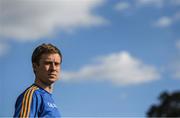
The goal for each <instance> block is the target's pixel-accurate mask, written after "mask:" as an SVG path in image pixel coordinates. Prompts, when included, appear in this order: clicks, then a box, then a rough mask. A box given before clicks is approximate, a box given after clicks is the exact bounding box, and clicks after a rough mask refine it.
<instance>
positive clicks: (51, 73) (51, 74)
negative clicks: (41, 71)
mask: <svg viewBox="0 0 180 118" xmlns="http://www.w3.org/2000/svg"><path fill="white" fill-rule="evenodd" d="M48 75H49V76H56V74H52V73H50V74H48Z"/></svg>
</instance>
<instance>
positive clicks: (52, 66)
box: [50, 62, 56, 70]
mask: <svg viewBox="0 0 180 118" xmlns="http://www.w3.org/2000/svg"><path fill="white" fill-rule="evenodd" d="M50 69H51V70H56V66H55V63H54V62H52V63H51V64H50Z"/></svg>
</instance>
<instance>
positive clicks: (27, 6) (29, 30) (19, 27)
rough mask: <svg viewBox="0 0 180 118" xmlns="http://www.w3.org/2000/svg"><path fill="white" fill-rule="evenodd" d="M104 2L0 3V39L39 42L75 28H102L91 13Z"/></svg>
mask: <svg viewBox="0 0 180 118" xmlns="http://www.w3.org/2000/svg"><path fill="white" fill-rule="evenodd" d="M103 2H104V0H0V6H1V10H0V27H1V28H0V36H1V37H8V38H14V39H18V40H32V39H39V38H42V37H45V36H51V35H53V34H54V33H55V32H56V29H59V30H60V31H69V30H72V29H74V28H76V27H83V26H85V27H87V26H92V25H102V24H104V23H106V20H105V19H104V18H102V17H101V16H98V15H95V14H94V13H93V12H92V11H93V10H94V9H95V8H96V7H98V6H99V5H102V4H103Z"/></svg>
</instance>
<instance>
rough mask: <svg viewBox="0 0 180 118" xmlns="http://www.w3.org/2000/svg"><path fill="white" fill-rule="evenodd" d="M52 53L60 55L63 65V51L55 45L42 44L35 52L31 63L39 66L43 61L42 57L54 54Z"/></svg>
mask: <svg viewBox="0 0 180 118" xmlns="http://www.w3.org/2000/svg"><path fill="white" fill-rule="evenodd" d="M52 53H58V54H59V56H60V57H61V62H60V63H62V54H61V51H60V50H59V49H58V48H57V47H56V46H54V45H52V44H50V43H49V44H45V43H43V44H41V45H39V46H38V47H36V49H35V50H34V51H33V54H32V57H31V61H32V63H35V64H38V65H39V60H40V59H41V56H42V55H43V54H52Z"/></svg>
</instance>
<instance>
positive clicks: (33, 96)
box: [14, 87, 41, 117]
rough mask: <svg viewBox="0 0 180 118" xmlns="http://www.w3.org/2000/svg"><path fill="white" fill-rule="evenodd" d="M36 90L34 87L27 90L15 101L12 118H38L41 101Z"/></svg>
mask: <svg viewBox="0 0 180 118" xmlns="http://www.w3.org/2000/svg"><path fill="white" fill-rule="evenodd" d="M36 90H37V88H36V87H34V88H31V89H28V90H27V91H26V92H25V93H24V94H23V95H22V96H20V97H19V98H18V99H17V102H16V105H15V113H14V117H38V111H39V108H40V105H41V99H40V97H39V96H40V95H39V94H38V92H37V91H36Z"/></svg>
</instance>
